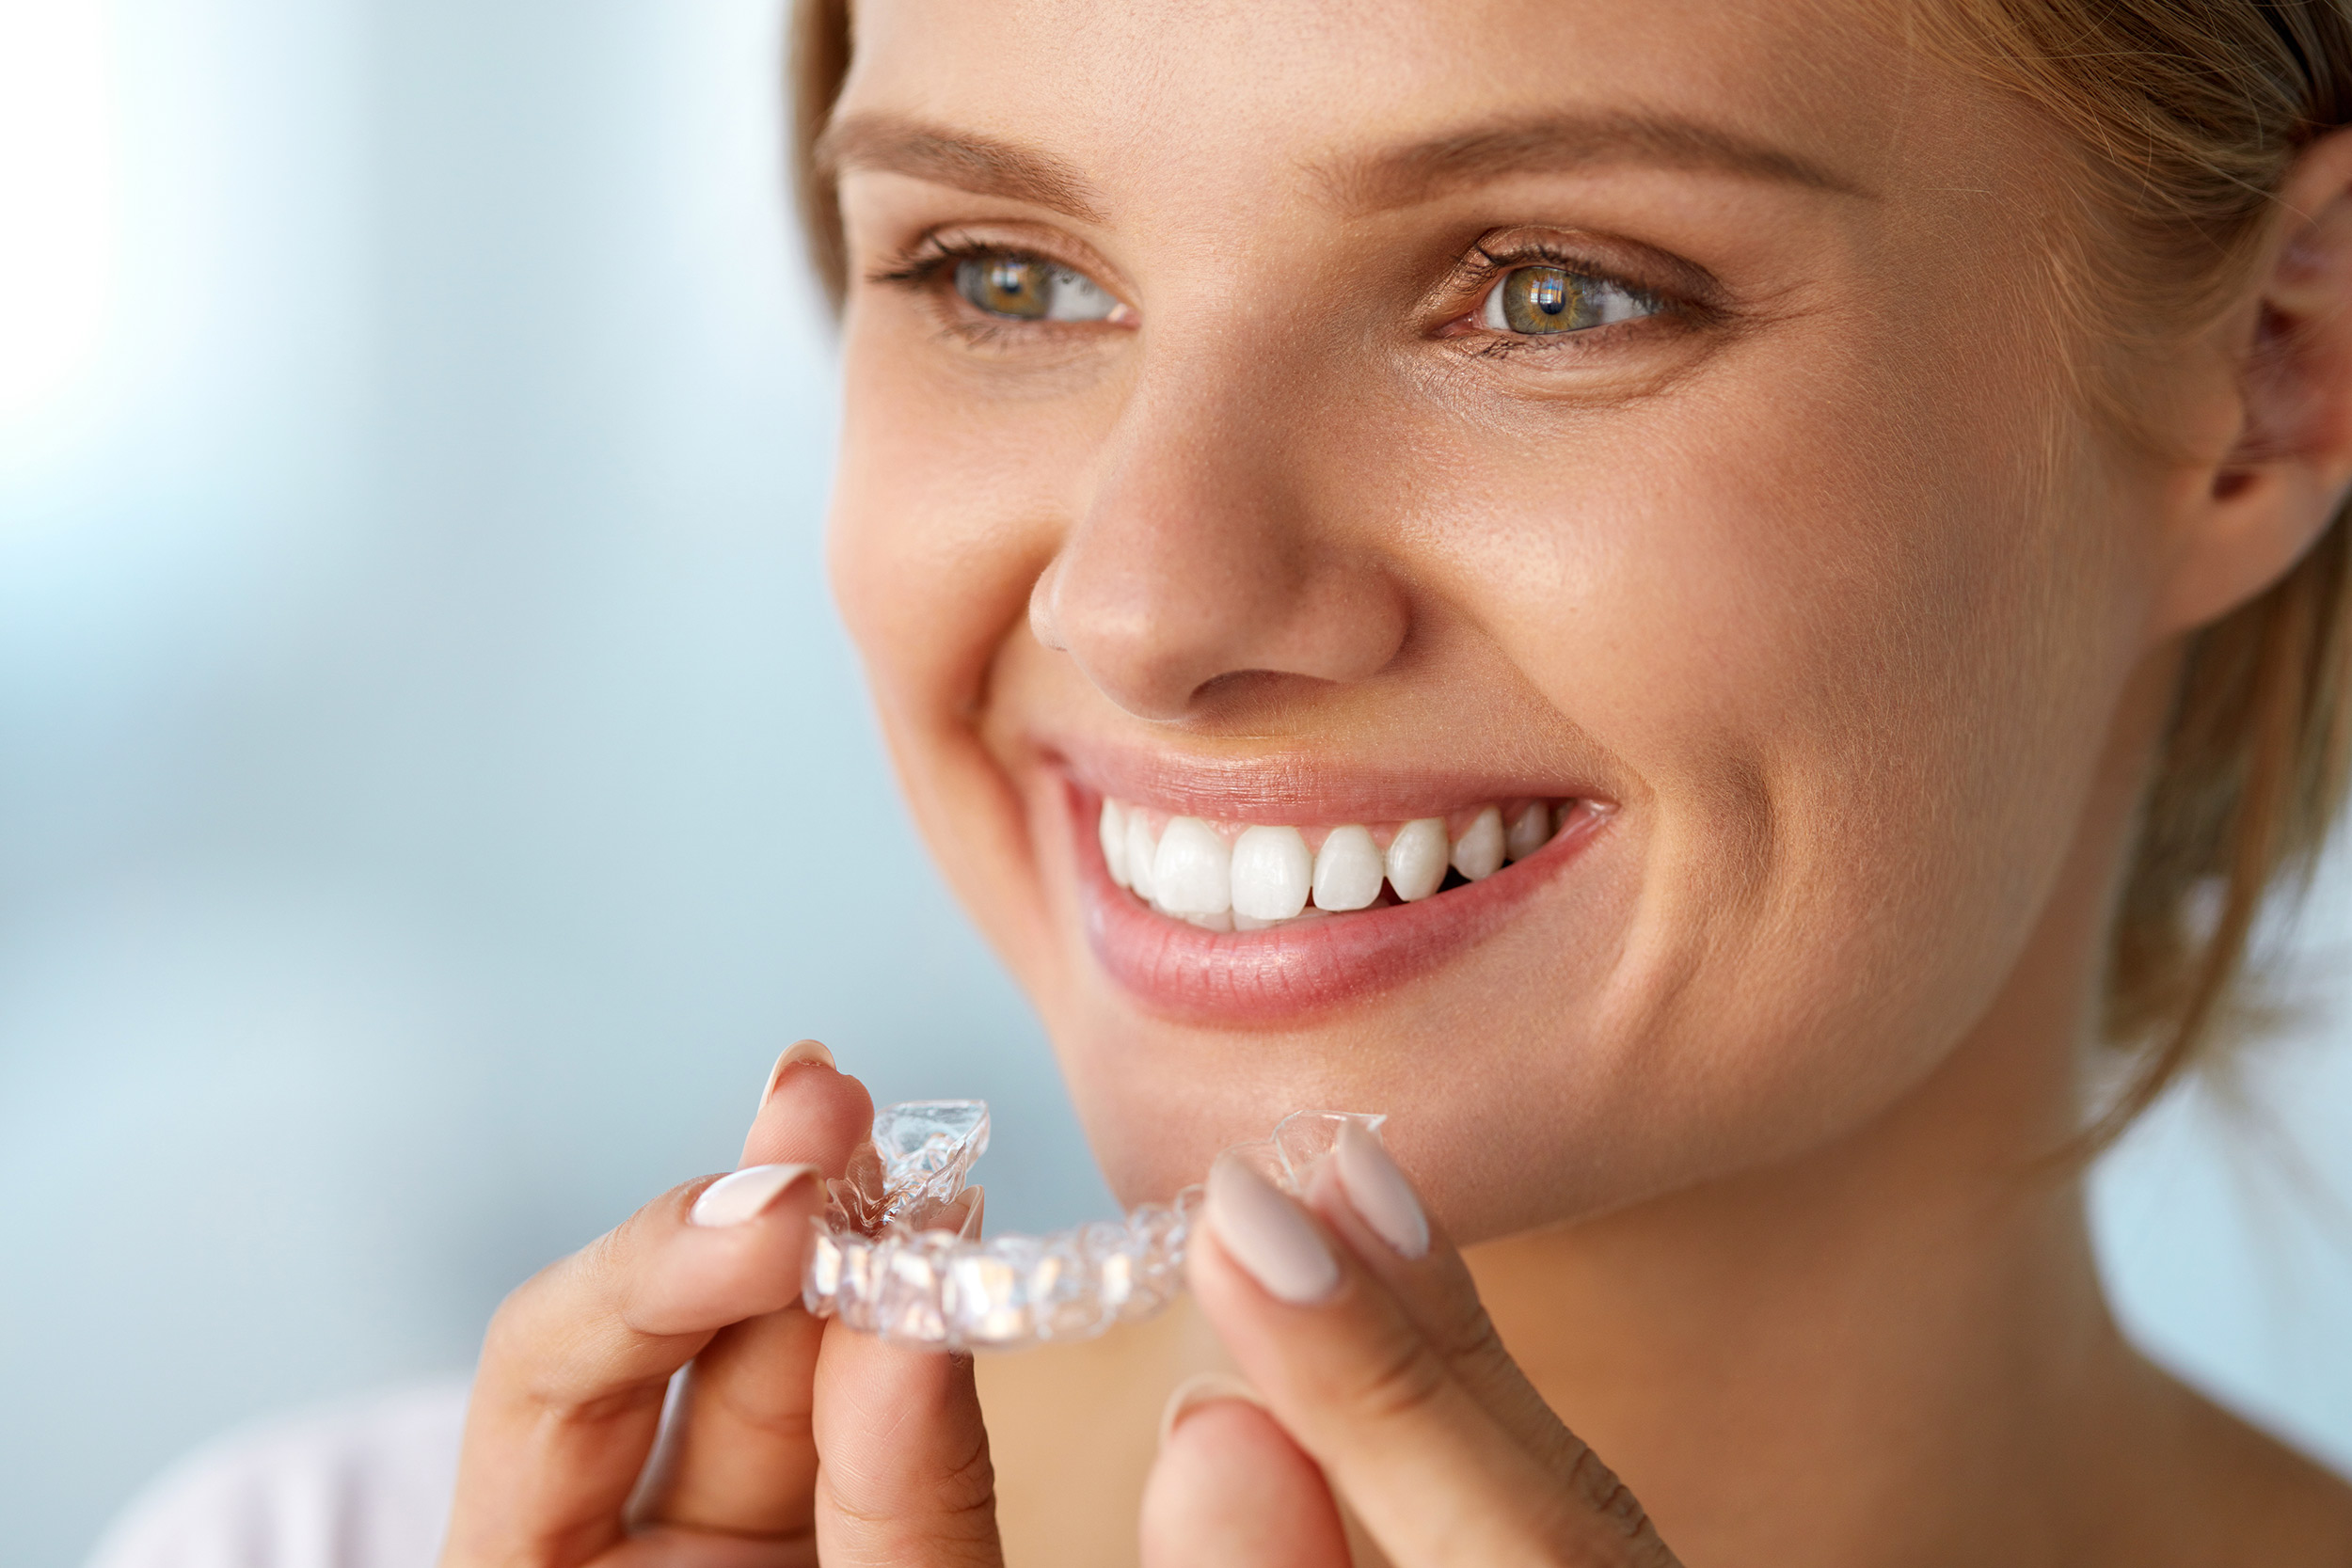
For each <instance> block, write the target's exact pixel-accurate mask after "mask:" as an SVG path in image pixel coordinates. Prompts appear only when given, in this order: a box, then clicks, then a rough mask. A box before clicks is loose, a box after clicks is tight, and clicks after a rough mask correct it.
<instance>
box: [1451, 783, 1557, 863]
mask: <svg viewBox="0 0 2352 1568" xmlns="http://www.w3.org/2000/svg"><path fill="white" fill-rule="evenodd" d="M1550 842H1551V808H1550V807H1549V806H1548V805H1545V804H1544V803H1543V802H1542V801H1541V800H1534V801H1531V802H1530V803H1528V804H1527V805H1524V806H1521V807H1520V808H1519V814H1518V816H1514V817H1513V818H1511V831H1510V832H1509V833H1508V834H1506V835H1504V838H1503V847H1504V848H1505V849H1507V850H1509V851H1510V854H1511V858H1512V859H1513V860H1515V861H1523V860H1525V859H1527V857H1528V856H1530V855H1532V854H1534V852H1535V851H1536V850H1538V849H1540V848H1542V847H1544V846H1545V845H1547V844H1549V843H1550ZM1464 875H1465V876H1467V875H1469V873H1467V872H1465V873H1464Z"/></svg>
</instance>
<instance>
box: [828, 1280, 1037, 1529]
mask: <svg viewBox="0 0 2352 1568" xmlns="http://www.w3.org/2000/svg"><path fill="white" fill-rule="evenodd" d="M816 1394H817V1398H816V1410H815V1429H816V1433H817V1447H818V1451H819V1452H820V1453H821V1454H823V1456H824V1463H823V1465H822V1466H821V1467H820V1468H819V1470H818V1478H817V1555H818V1560H819V1561H821V1562H823V1563H824V1564H825V1568H868V1565H871V1568H882V1565H883V1564H888V1565H890V1568H1002V1565H1003V1562H1004V1552H1003V1548H1002V1546H1001V1545H1000V1544H999V1543H998V1540H997V1535H996V1473H995V1470H994V1468H993V1466H992V1465H991V1464H990V1462H989V1455H988V1429H987V1427H986V1426H985V1425H984V1424H983V1423H982V1421H981V1419H980V1399H979V1393H978V1391H977V1388H976V1387H975V1386H974V1385H973V1380H972V1358H971V1357H970V1356H968V1355H946V1354H941V1353H939V1352H938V1351H931V1350H921V1349H916V1348H914V1347H910V1346H905V1345H893V1344H888V1343H885V1342H884V1341H882V1340H881V1339H878V1338H874V1337H873V1336H871V1335H868V1334H860V1333H857V1332H855V1331H853V1330H850V1329H847V1328H844V1327H843V1326H841V1324H840V1323H839V1322H837V1321H835V1322H832V1323H827V1324H826V1325H825V1339H824V1345H823V1347H822V1348H821V1349H820V1350H819V1351H818V1356H817V1386H816Z"/></svg>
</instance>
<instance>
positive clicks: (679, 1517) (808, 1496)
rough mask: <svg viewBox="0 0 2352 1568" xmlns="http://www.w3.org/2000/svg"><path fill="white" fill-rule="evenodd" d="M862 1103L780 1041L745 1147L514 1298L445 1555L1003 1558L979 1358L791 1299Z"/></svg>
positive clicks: (990, 1563)
mask: <svg viewBox="0 0 2352 1568" xmlns="http://www.w3.org/2000/svg"><path fill="white" fill-rule="evenodd" d="M873 1117H874V1106H873V1101H871V1100H870V1099H869V1098H868V1097H867V1095H866V1090H865V1088H864V1086H863V1085H860V1084H859V1083H858V1082H857V1080H855V1079H854V1078H850V1077H846V1076H844V1075H843V1074H841V1073H839V1072H836V1071H834V1067H833V1057H832V1055H831V1054H830V1053H828V1052H826V1050H825V1049H824V1047H822V1046H820V1045H818V1044H817V1043H816V1042H815V1041H813V1040H808V1041H803V1042H802V1043H801V1044H800V1045H798V1046H795V1047H793V1048H792V1050H790V1051H787V1053H785V1055H784V1058H783V1059H782V1060H780V1061H779V1062H778V1063H777V1064H776V1069H775V1071H774V1073H773V1074H772V1075H771V1078H770V1087H769V1091H768V1094H767V1096H766V1098H765V1099H764V1100H763V1101H762V1102H761V1104H760V1109H759V1115H758V1117H757V1118H756V1119H755V1121H754V1122H753V1124H752V1131H751V1135H750V1137H749V1138H747V1139H746V1140H745V1142H744V1145H743V1168H742V1169H739V1170H738V1171H737V1172H736V1173H735V1174H734V1175H733V1176H731V1177H726V1178H713V1177H705V1178H703V1179H701V1180H695V1181H690V1182H688V1183H686V1184H685V1185H684V1186H682V1187H678V1188H675V1189H674V1190H672V1191H671V1192H668V1193H665V1194H663V1195H662V1196H660V1197H658V1198H656V1199H655V1200H654V1201H653V1202H651V1203H649V1204H647V1205H646V1206H645V1207H644V1208H643V1209H641V1210H639V1211H638V1212H636V1213H635V1214H634V1215H632V1216H631V1217H630V1218H629V1219H628V1222H627V1223H626V1224H624V1225H623V1226H621V1227H620V1228H619V1229H617V1230H614V1231H612V1232H610V1233H609V1234H607V1235H604V1236H602V1237H599V1238H598V1239H597V1240H596V1241H594V1242H592V1243H589V1244H588V1245H587V1246H585V1247H583V1248H581V1249H580V1251H579V1252H577V1253H575V1254H573V1255H572V1256H571V1257H569V1258H566V1259H563V1260H562V1261H561V1262H558V1263H555V1264H552V1265H550V1266H549V1267H548V1268H547V1269H546V1270H544V1271H543V1272H541V1273H540V1274H539V1275H537V1276H535V1277H534V1278H532V1280H530V1281H529V1282H528V1283H526V1284H524V1285H523V1286H522V1287H521V1288H519V1289H518V1290H516V1291H515V1293H514V1294H513V1295H511V1296H509V1297H508V1298H507V1300H506V1302H505V1304H504V1305H503V1306H501V1307H500V1308H499V1310H498V1314H497V1316H496V1317H495V1318H494V1319H492V1321H491V1323H490V1331H489V1335H488V1338H487V1339H486V1341H485V1344H484V1347H483V1353H482V1362H481V1366H480V1367H479V1369H478V1370H476V1372H475V1375H474V1387H473V1400H472V1404H471V1407H470V1408H469V1412H468V1415H467V1420H466V1438H465V1448H464V1451H463V1457H462V1459H461V1460H460V1463H459V1469H458V1481H457V1497H456V1504H455V1508H454V1510H453V1515H452V1519H451V1524H450V1535H449V1544H448V1546H447V1547H446V1548H445V1550H444V1553H443V1556H442V1564H443V1568H486V1565H490V1564H497V1565H499V1568H522V1565H528V1568H580V1565H584V1564H595V1565H596V1568H641V1565H642V1568H653V1565H656V1564H659V1565H661V1568H809V1565H812V1564H815V1563H816V1562H817V1561H818V1560H819V1558H820V1557H821V1559H822V1560H823V1561H824V1563H825V1564H826V1568H855V1565H858V1564H866V1563H875V1564H879V1563H892V1564H908V1565H921V1568H949V1565H952V1568H966V1565H970V1568H997V1565H998V1564H1000V1563H1001V1561H1002V1556H1001V1553H1000V1551H999V1549H998V1546H997V1539H996V1524H995V1487H994V1481H993V1473H992V1471H991V1469H990V1467H989V1461H988V1438H987V1433H986V1432H985V1430H984V1428H983V1427H982V1425H981V1422H980V1408H979V1401H978V1398H977V1394H976V1393H975V1392H974V1389H973V1382H972V1364H971V1361H970V1360H969V1359H968V1358H965V1357H951V1356H944V1355H940V1354H935V1353H928V1352H920V1351H909V1350H903V1349H900V1348H898V1347H896V1346H890V1345H885V1344H882V1342H881V1341H879V1340H876V1339H873V1338H869V1337H867V1336H864V1335H858V1334H851V1333H849V1332H847V1331H846V1330H842V1329H840V1328H839V1327H838V1326H837V1325H835V1324H831V1323H824V1322H820V1321H818V1320H817V1319H815V1318H811V1317H810V1316H809V1315H808V1314H807V1313H806V1312H805V1311H803V1309H802V1307H801V1305H800V1295H801V1265H802V1260H803V1255H804V1254H805V1252H806V1250H807V1246H808V1242H809V1220H810V1218H811V1216H813V1215H815V1214H816V1213H818V1212H819V1210H820V1209H821V1208H822V1207H823V1203H824V1194H823V1186H822V1180H823V1179H824V1178H828V1177H837V1176H839V1175H840V1174H841V1173H842V1171H843V1168H844V1167H845V1166H846V1164H848V1161H849V1157H850V1150H851V1149H853V1148H855V1147H856V1146H857V1145H858V1143H859V1142H860V1141H861V1140H862V1139H864V1138H865V1137H866V1133H867V1131H868V1129H869V1128H870V1127H871V1125H872V1122H873ZM689 1362H691V1363H692V1364H693V1370H692V1371H691V1373H690V1374H689V1377H688V1381H687V1385H686V1389H685V1394H684V1398H683V1399H682V1401H680V1402H678V1403H677V1405H676V1406H675V1410H674V1412H673V1415H672V1418H671V1420H670V1422H669V1424H668V1426H667V1428H666V1430H661V1431H660V1433H659V1435H660V1454H659V1455H658V1456H657V1455H656V1454H655V1447H656V1438H657V1429H658V1428H660V1427H661V1411H662V1402H663V1397H664V1395H665V1393H666V1392H667V1390H668V1388H669V1386H670V1380H671V1376H672V1374H673V1373H675V1372H676V1371H677V1370H679V1369H680V1368H682V1367H685V1366H686V1365H687V1364H688V1363H689ZM649 1461H651V1463H650V1464H649V1463H648V1462H649Z"/></svg>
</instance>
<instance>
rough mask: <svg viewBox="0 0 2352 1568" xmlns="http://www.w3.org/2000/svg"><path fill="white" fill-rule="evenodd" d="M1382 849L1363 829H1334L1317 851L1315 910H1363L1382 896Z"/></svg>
mask: <svg viewBox="0 0 2352 1568" xmlns="http://www.w3.org/2000/svg"><path fill="white" fill-rule="evenodd" d="M1382 869H1383V868H1382V866H1381V863H1380V850H1379V847H1378V846H1376V845H1375V844H1374V843H1373V842H1372V834H1371V833H1369V832H1366V831H1365V830H1363V829H1361V828H1334V829H1332V830H1331V832H1330V833H1329V835H1328V836H1327V837H1326V838H1325V839H1324V841H1323V847H1322V848H1321V849H1319V850H1317V851H1316V852H1315V907H1316V908H1317V909H1321V910H1362V909H1369V908H1371V907H1372V901H1373V900H1374V899H1375V898H1377V897H1379V896H1380V878H1381V875H1382Z"/></svg>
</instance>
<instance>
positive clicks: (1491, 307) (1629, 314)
mask: <svg viewBox="0 0 2352 1568" xmlns="http://www.w3.org/2000/svg"><path fill="white" fill-rule="evenodd" d="M1657 310H1658V304H1657V302H1656V301H1655V300H1652V299H1650V298H1648V297H1647V296H1645V295H1644V294H1641V293H1636V292H1635V291H1633V290H1631V289H1629V288H1627V287H1626V286H1625V285H1624V284H1622V283H1613V282H1611V281H1610V280H1609V279H1608V278H1606V277H1593V276H1591V275H1590V274H1587V273H1581V272H1571V271H1569V270H1568V269H1567V268H1566V267H1513V268H1512V269H1511V270H1510V271H1509V272H1506V273H1504V274H1503V275H1502V280H1501V281H1500V282H1498V283H1496V284H1495V286H1494V287H1493V288H1492V289H1490V290H1489V291H1487V293H1486V305H1485V306H1484V307H1483V308H1482V309H1480V310H1479V313H1478V321H1479V325H1482V326H1484V327H1486V328H1487V329H1488V330H1490V331H1494V332H1515V333H1518V334H1519V335H1521V336H1523V337H1556V336H1558V335H1559V334H1561V333H1563V332H1582V331H1584V330H1586V329H1587V328H1589V327H1595V326H1607V325H1611V324H1612V323H1614V322H1626V321H1634V320H1637V319H1639V318H1640V317H1643V316H1648V315H1655V314H1656V313H1657Z"/></svg>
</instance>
